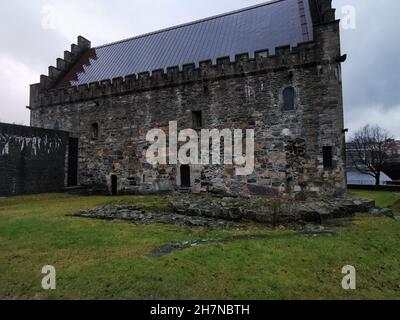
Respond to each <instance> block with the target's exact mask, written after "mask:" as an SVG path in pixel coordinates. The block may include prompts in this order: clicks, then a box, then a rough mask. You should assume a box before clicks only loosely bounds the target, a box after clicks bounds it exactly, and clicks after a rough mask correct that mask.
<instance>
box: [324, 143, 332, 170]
mask: <svg viewBox="0 0 400 320" xmlns="http://www.w3.org/2000/svg"><path fill="white" fill-rule="evenodd" d="M322 154H323V158H324V169H332V168H333V149H332V147H323V148H322Z"/></svg>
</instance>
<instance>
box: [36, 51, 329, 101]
mask: <svg viewBox="0 0 400 320" xmlns="http://www.w3.org/2000/svg"><path fill="white" fill-rule="evenodd" d="M318 59H319V58H318V53H317V50H316V49H315V44H314V43H304V44H300V45H299V46H298V47H294V48H291V47H290V46H286V47H280V48H276V50H275V54H274V55H270V54H269V52H268V50H262V51H258V52H256V53H255V54H254V58H253V59H251V58H250V55H249V54H248V53H246V54H240V55H237V56H236V57H235V60H234V61H231V60H230V58H229V57H221V58H219V59H217V61H216V63H215V64H213V62H212V61H211V60H209V61H202V62H200V63H199V66H198V67H197V66H196V64H195V63H192V64H186V65H183V66H181V67H178V66H175V67H169V68H167V69H166V70H154V71H152V72H143V73H139V74H137V75H136V74H133V75H128V76H125V77H118V78H114V79H105V80H102V81H98V82H93V83H89V84H83V85H79V86H71V87H64V88H53V89H51V88H50V89H46V90H43V86H42V85H41V84H40V85H39V87H38V88H37V89H38V90H36V91H33V92H32V93H33V95H31V106H30V107H31V108H33V109H34V108H35V107H42V106H51V105H57V104H66V103H74V102H79V101H87V100H92V99H96V98H102V97H108V96H115V95H123V94H129V93H134V92H140V91H148V90H154V89H159V88H165V87H173V86H179V85H184V84H189V83H195V82H207V81H213V80H219V79H224V78H230V77H243V76H248V75H252V74H257V73H268V72H274V71H281V70H285V69H287V70H288V71H289V70H292V69H296V68H300V67H302V66H304V65H305V64H313V63H314V64H316V63H317V60H318ZM321 63H322V62H321V61H318V64H321ZM327 63H329V62H328V61H327ZM60 64H61V62H60ZM52 72H54V73H56V72H55V71H54V70H52ZM42 80H43V81H48V80H47V77H46V78H44V79H42ZM34 86H35V85H34ZM33 89H34V88H33Z"/></svg>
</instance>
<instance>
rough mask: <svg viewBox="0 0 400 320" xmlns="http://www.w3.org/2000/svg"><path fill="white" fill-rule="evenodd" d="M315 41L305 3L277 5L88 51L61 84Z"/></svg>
mask: <svg viewBox="0 0 400 320" xmlns="http://www.w3.org/2000/svg"><path fill="white" fill-rule="evenodd" d="M312 40H313V29H312V21H311V14H310V8H309V4H308V0H278V1H272V2H267V3H263V4H260V5H256V6H252V7H248V8H245V9H242V10H237V11H233V12H230V13H226V14H222V15H218V16H214V17H211V18H207V19H203V20H199V21H195V22H192V23H187V24H184V25H180V26H176V27H172V28H168V29H164V30H160V31H157V32H152V33H149V34H145V35H142V36H138V37H134V38H131V39H127V40H123V41H119V42H115V43H111V44H107V45H104V46H100V47H97V48H93V49H90V50H89V51H88V52H87V53H86V54H85V55H84V56H83V57H82V58H81V60H80V61H79V62H78V63H77V65H75V66H74V67H73V68H72V69H71V70H70V72H69V73H68V74H67V75H66V76H65V77H64V79H63V80H62V81H61V82H60V83H59V86H69V85H80V84H86V83H90V82H94V81H100V80H105V79H112V78H115V77H124V76H127V75H131V74H138V73H141V72H146V71H150V72H151V71H153V70H158V69H164V70H165V69H166V68H168V67H174V66H179V67H182V66H183V65H185V64H189V63H195V64H196V65H198V64H199V62H201V61H205V60H212V61H213V62H214V63H215V62H216V60H217V58H221V57H227V56H229V57H230V58H231V60H232V61H233V60H234V59H235V55H237V54H242V53H249V55H250V57H253V56H254V52H256V51H259V50H266V49H268V50H269V52H270V54H274V53H275V48H276V47H280V46H287V45H290V46H291V47H295V46H297V45H298V44H299V43H303V42H308V41H312Z"/></svg>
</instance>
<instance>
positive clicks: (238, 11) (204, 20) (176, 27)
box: [93, 0, 287, 49]
mask: <svg viewBox="0 0 400 320" xmlns="http://www.w3.org/2000/svg"><path fill="white" fill-rule="evenodd" d="M282 1H287V0H270V1H267V2H263V3H259V4H256V5H253V6H249V7H245V8H242V9H237V10H233V11H229V12H226V13H222V14H218V15H215V16H211V17H207V18H203V19H199V20H195V21H191V22H187V23H183V24H179V25H176V26H172V27H168V28H164V29H160V30H156V31H152V32H148V33H145V34H142V35H139V36H135V37H131V38H127V39H123V40H119V41H115V42H110V43H107V44H103V45H100V46H97V47H94V48H93V49H99V48H104V47H108V46H112V45H116V44H120V43H124V42H128V41H131V40H136V39H140V38H144V37H148V36H151V35H154V34H159V33H163V32H167V31H171V30H176V29H180V28H183V27H187V26H190V25H194V24H198V23H202V22H206V21H210V20H215V19H218V18H222V17H226V16H230V15H234V14H237V13H241V12H245V11H249V10H253V9H257V8H260V7H264V6H268V5H271V4H276V3H278V2H282Z"/></svg>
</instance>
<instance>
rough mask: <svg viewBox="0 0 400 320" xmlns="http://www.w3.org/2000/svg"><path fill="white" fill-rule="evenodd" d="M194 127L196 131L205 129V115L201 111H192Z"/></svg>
mask: <svg viewBox="0 0 400 320" xmlns="http://www.w3.org/2000/svg"><path fill="white" fill-rule="evenodd" d="M192 126H193V129H194V130H198V129H201V128H202V127H203V115H202V112H201V111H192Z"/></svg>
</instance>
